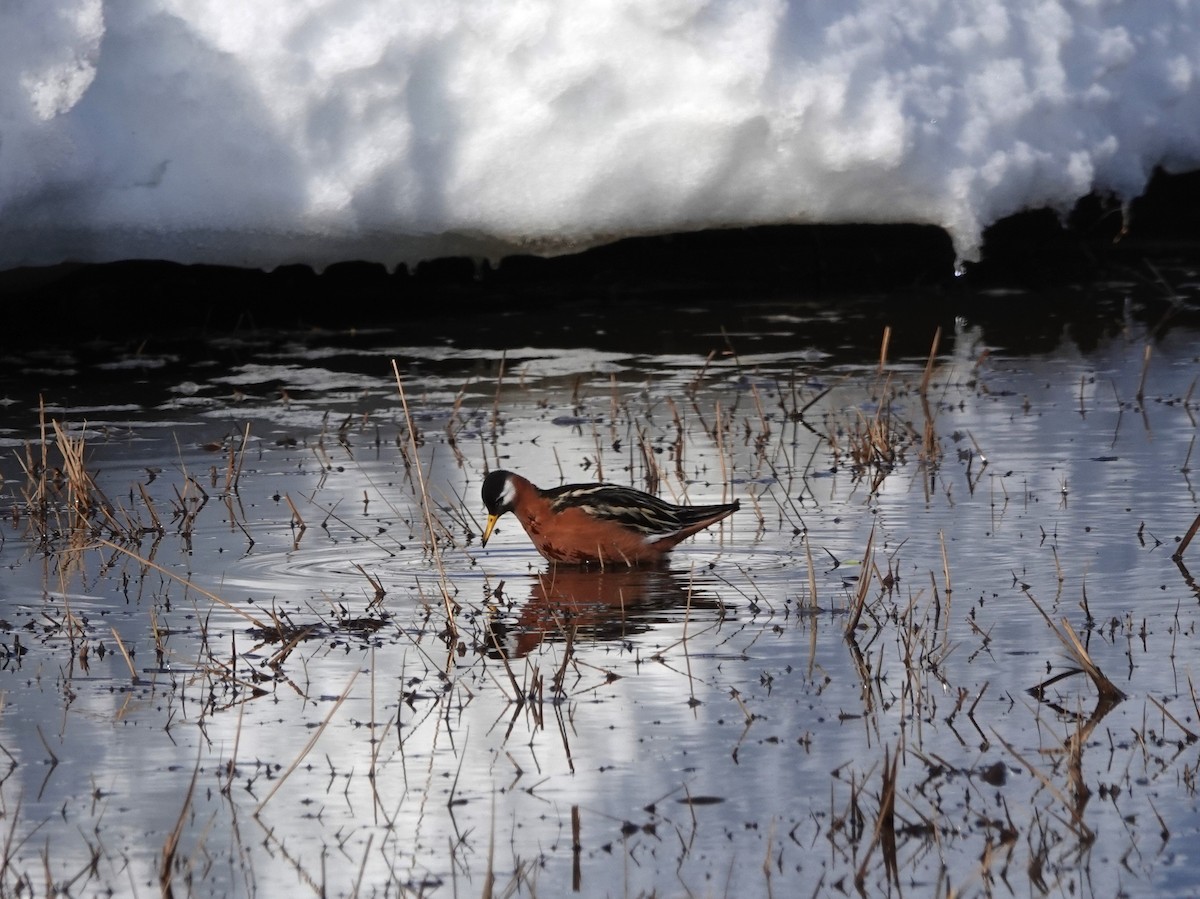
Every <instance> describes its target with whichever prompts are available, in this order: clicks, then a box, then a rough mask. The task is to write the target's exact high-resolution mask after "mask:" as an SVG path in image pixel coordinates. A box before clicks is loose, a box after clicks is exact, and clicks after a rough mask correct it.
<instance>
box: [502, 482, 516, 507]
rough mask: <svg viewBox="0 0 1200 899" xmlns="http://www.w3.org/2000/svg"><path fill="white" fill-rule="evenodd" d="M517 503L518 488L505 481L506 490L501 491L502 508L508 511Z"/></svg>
mask: <svg viewBox="0 0 1200 899" xmlns="http://www.w3.org/2000/svg"><path fill="white" fill-rule="evenodd" d="M516 501H517V488H516V487H515V486H514V485H513V482H512V481H509V480H505V482H504V489H503V490H501V491H500V508H501V509H508V508H511V507H512V504H513V503H515V502H516Z"/></svg>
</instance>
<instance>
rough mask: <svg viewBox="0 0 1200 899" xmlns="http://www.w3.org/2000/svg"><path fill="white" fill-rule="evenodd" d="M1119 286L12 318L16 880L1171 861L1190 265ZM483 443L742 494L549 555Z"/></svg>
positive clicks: (429, 880) (10, 822)
mask: <svg viewBox="0 0 1200 899" xmlns="http://www.w3.org/2000/svg"><path fill="white" fill-rule="evenodd" d="M1180 291H1183V292H1185V293H1186V291H1185V290H1184V288H1180ZM1110 294H1111V296H1109V298H1108V299H1104V298H1099V299H1097V300H1096V301H1095V306H1094V309H1092V310H1091V311H1088V312H1086V313H1083V314H1080V315H1079V316H1078V317H1077V318H1075V319H1069V320H1061V319H1059V318H1058V317H1056V316H1054V315H1052V314H1051V313H1050V312H1048V311H1042V312H1039V311H1037V307H1038V304H1037V302H1036V301H1031V300H1030V299H1029V298H1025V299H1024V300H1022V301H1021V302H1020V303H1019V304H1018V301H1017V299H1011V303H1012V305H1011V307H1010V308H1014V309H1015V308H1020V309H1021V310H1024V311H1022V312H1020V313H1019V315H1020V316H1022V317H1023V320H1022V321H1020V322H1017V323H1014V321H1013V316H1014V315H1017V314H1018V313H1015V312H1012V313H1009V312H1005V311H1003V310H1004V307H1005V304H1006V303H1009V302H1010V298H1006V297H986V298H976V301H977V303H978V304H979V305H980V306H984V305H986V306H987V307H988V308H991V309H992V310H994V311H993V312H992V313H991V314H990V315H987V316H982V317H981V318H980V320H978V321H976V320H973V318H972V315H971V305H970V304H963V308H962V309H960V310H957V311H956V314H954V315H938V314H933V315H921V316H914V315H911V314H910V313H909V312H908V311H907V310H906V306H905V304H906V303H909V304H911V303H914V302H916V301H915V300H912V299H911V298H910V299H908V300H906V301H905V302H904V303H899V302H895V301H888V300H863V301H860V302H858V303H855V304H846V305H844V306H839V305H838V303H837V302H836V301H828V302H825V303H808V302H800V301H796V300H789V299H786V298H783V299H770V300H755V301H744V302H743V301H739V302H737V303H733V302H729V301H727V302H697V303H695V304H694V305H687V304H685V303H681V302H679V301H676V302H674V303H673V304H670V305H664V306H663V307H662V308H659V307H658V306H653V307H652V305H651V304H647V305H646V306H644V307H641V308H639V309H638V310H637V315H638V316H639V317H631V315H630V312H631V310H630V308H628V307H617V308H611V309H605V308H598V307H593V306H588V305H580V306H577V307H567V308H566V309H565V311H563V312H562V313H561V314H559V315H556V316H547V315H545V314H543V313H539V312H538V311H537V310H533V311H525V310H520V309H516V310H500V311H493V312H478V313H475V314H473V315H472V316H470V320H469V321H468V322H465V323H464V317H461V316H459V317H450V316H446V317H444V318H439V317H436V316H430V317H426V318H425V319H422V321H421V322H419V323H417V324H410V325H405V326H397V327H394V328H393V327H380V328H377V329H373V330H357V331H350V330H346V331H332V330H316V329H306V330H295V331H286V332H279V331H273V332H265V331H256V330H244V331H239V332H236V333H232V334H219V335H206V337H205V339H204V340H167V339H158V340H155V339H152V340H148V341H145V342H138V343H136V344H132V343H131V344H129V345H125V344H121V343H119V342H98V343H90V344H85V345H82V346H76V347H73V348H66V347H61V348H60V347H54V346H47V345H45V344H40V345H38V346H37V347H31V348H28V349H26V350H24V351H16V352H13V353H8V354H7V355H6V358H5V359H4V361H3V363H2V365H0V393H2V394H3V399H4V404H3V406H0V447H2V448H3V458H2V459H0V477H2V479H3V481H2V485H0V501H2V507H0V512H2V513H3V523H2V525H0V564H2V568H0V696H2V706H0V772H2V773H0V845H2V846H3V856H2V860H0V896H13V897H18V896H35V895H63V896H107V895H140V896H147V895H154V894H156V893H159V894H161V895H169V896H279V895H284V894H285V893H286V894H288V895H292V896H297V897H298V896H308V895H311V896H322V897H324V896H364V897H365V896H443V895H444V896H499V895H509V896H564V895H580V896H613V897H618V896H740V897H745V896H784V895H807V896H825V895H830V896H844V895H864V896H867V895H870V896H875V895H906V894H907V895H921V896H934V895H936V896H992V895H1022V896H1023V895H1033V896H1042V895H1054V896H1106V897H1108V896H1184V895H1191V894H1193V893H1194V891H1195V886H1196V884H1197V883H1198V882H1200V853H1198V852H1197V850H1196V847H1197V846H1198V845H1200V814H1198V812H1200V808H1198V804H1200V800H1198V796H1197V778H1198V774H1200V744H1198V743H1197V734H1200V710H1198V702H1200V692H1198V691H1200V688H1198V686H1197V675H1198V673H1200V672H1198V668H1200V653H1198V648H1200V644H1198V642H1197V641H1198V640H1200V635H1198V634H1197V620H1198V618H1200V588H1197V586H1196V582H1195V581H1194V579H1193V577H1192V575H1191V574H1190V572H1189V566H1191V567H1193V568H1196V567H1200V544H1197V545H1192V546H1191V547H1190V548H1189V547H1188V542H1189V541H1190V533H1189V529H1190V528H1191V527H1192V524H1193V522H1194V521H1196V519H1197V515H1198V513H1200V501H1198V498H1197V494H1196V490H1195V487H1194V483H1193V480H1192V478H1193V473H1194V469H1195V467H1196V466H1197V465H1198V464H1200V453H1197V452H1196V450H1195V443H1196V435H1197V414H1198V412H1200V393H1198V392H1197V390H1196V382H1197V377H1198V375H1200V362H1198V358H1197V354H1198V348H1200V330H1197V327H1196V309H1197V304H1196V299H1195V298H1194V297H1191V298H1190V299H1189V298H1188V297H1187V296H1182V297H1180V296H1174V297H1172V298H1170V299H1169V300H1161V299H1158V300H1154V301H1153V302H1151V301H1143V300H1140V299H1138V298H1137V297H1136V295H1133V296H1129V295H1127V294H1129V291H1127V290H1125V289H1124V288H1122V286H1121V285H1114V286H1113V287H1112V288H1111V290H1110ZM996 310H999V311H996ZM1031 310H1033V311H1031ZM660 319H661V321H660ZM663 321H669V322H670V325H669V328H667V326H666V325H663V324H662V322H663ZM496 468H507V469H510V470H513V471H518V472H520V473H521V474H523V475H524V476H526V477H527V478H529V479H530V480H532V481H533V482H535V483H537V484H539V485H541V486H543V487H549V486H556V485H559V484H567V483H573V482H593V481H599V480H604V481H609V482H614V483H620V484H625V485H629V486H633V487H638V488H640V489H643V490H648V491H650V492H654V493H656V494H658V495H660V496H663V497H664V498H666V499H669V500H671V501H674V502H687V503H694V504H704V503H719V502H730V501H732V500H733V499H737V500H739V501H740V503H741V510H740V511H739V512H738V513H737V514H735V515H734V516H732V517H731V518H729V519H727V520H726V521H724V522H722V523H720V524H718V525H716V526H714V527H712V528H710V529H709V530H706V531H703V532H701V533H700V534H699V535H697V536H696V537H694V538H691V539H690V540H688V541H686V542H685V543H684V544H682V545H681V546H680V547H679V548H677V549H676V550H675V552H674V553H673V554H672V555H671V556H670V559H669V561H668V562H667V563H666V564H664V565H661V566H654V567H641V568H627V567H621V566H613V567H607V568H603V569H579V568H565V567H554V566H551V565H550V564H549V563H547V562H546V561H545V560H543V559H542V558H541V557H540V556H538V555H537V553H536V552H535V551H534V549H533V547H532V545H531V544H530V543H529V540H528V538H527V537H526V536H525V534H524V533H523V532H522V531H521V528H520V526H519V525H518V523H517V522H516V520H515V519H514V518H513V517H511V516H508V517H505V518H504V519H502V520H501V522H500V525H499V527H498V528H497V529H496V531H495V533H494V534H493V536H492V539H491V540H490V541H489V543H488V545H487V547H486V548H485V549H483V548H480V546H479V535H480V534H481V532H482V526H483V522H484V519H485V514H484V510H483V508H482V505H481V503H480V499H479V487H480V482H481V481H482V479H483V477H484V475H485V474H486V472H487V471H489V470H492V469H496Z"/></svg>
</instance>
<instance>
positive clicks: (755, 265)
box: [0, 172, 1200, 343]
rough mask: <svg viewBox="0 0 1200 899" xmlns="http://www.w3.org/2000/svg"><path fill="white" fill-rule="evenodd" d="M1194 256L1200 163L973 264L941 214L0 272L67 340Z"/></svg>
mask: <svg viewBox="0 0 1200 899" xmlns="http://www.w3.org/2000/svg"><path fill="white" fill-rule="evenodd" d="M1123 224H1124V225H1127V230H1126V231H1125V233H1122V226H1123ZM1193 262H1194V263H1195V264H1196V265H1197V267H1200V172H1196V173H1191V174H1187V175H1178V176H1167V175H1162V174H1158V175H1156V176H1155V178H1154V179H1153V180H1152V181H1151V184H1150V187H1149V189H1148V190H1147V193H1146V194H1145V196H1144V197H1142V198H1140V199H1139V200H1137V201H1135V202H1134V203H1133V204H1132V205H1131V207H1130V210H1129V215H1128V218H1126V217H1125V216H1124V214H1123V211H1122V210H1121V209H1120V208H1119V207H1117V206H1115V205H1114V204H1113V203H1111V202H1106V201H1105V200H1103V199H1102V198H1098V197H1094V196H1093V197H1089V198H1087V199H1085V200H1084V201H1081V202H1080V203H1079V204H1078V206H1077V207H1076V209H1075V210H1074V211H1073V212H1072V214H1071V215H1070V216H1069V218H1068V219H1067V220H1066V221H1065V222H1063V221H1061V220H1060V218H1059V217H1058V216H1057V215H1055V214H1054V213H1052V212H1050V211H1048V210H1040V211H1034V212H1026V213H1021V214H1019V215H1015V216H1011V217H1009V218H1007V219H1004V220H1003V221H1001V222H999V223H997V224H996V225H995V226H993V227H992V228H990V229H988V231H987V232H986V234H985V242H984V250H983V258H982V259H981V260H980V261H979V262H977V263H973V264H970V265H968V266H967V267H966V270H965V272H963V273H961V274H956V273H955V270H954V266H955V259H954V253H953V249H952V247H951V244H950V240H949V238H948V236H947V235H946V234H945V232H943V231H942V230H941V229H939V228H936V227H932V226H917V225H816V226H764V227H757V228H747V229H729V230H721V231H706V232H699V233H693V234H677V235H668V236H663V237H645V238H629V239H626V240H621V241H618V242H616V243H613V244H610V245H607V246H603V247H598V248H595V249H592V250H588V251H585V252H582V253H578V254H574V255H569V256H559V257H552V258H539V257H532V256H519V257H510V258H507V259H505V260H503V261H502V262H500V263H499V264H497V265H495V266H492V265H488V264H486V263H483V264H481V263H477V262H475V261H473V260H469V259H462V258H450V259H441V260H435V261H432V262H427V263H421V264H419V265H417V266H415V267H414V268H412V269H411V270H410V269H408V268H405V267H401V268H400V269H398V270H395V271H388V270H386V269H385V268H384V267H383V266H382V265H379V264H374V263H369V262H353V261H348V262H344V263H339V264H337V265H333V266H330V267H329V268H327V269H326V270H325V271H324V272H322V273H320V274H317V273H316V272H314V271H313V270H312V269H310V268H308V267H305V266H285V267H281V268H279V269H276V270H275V271H272V272H263V271H260V270H254V269H238V268H227V267H222V266H211V265H179V264H175V263H169V262H161V261H149V260H146V261H125V262H115V263H109V264H103V265H60V266H54V267H50V268H40V269H15V270H10V271H5V272H0V300H3V301H4V307H5V313H6V314H5V318H6V321H7V325H8V327H7V328H6V331H7V332H8V336H9V338H10V339H12V338H13V337H14V336H16V335H18V334H19V335H22V336H23V339H25V340H35V341H38V340H39V334H41V335H42V337H50V336H51V335H55V337H54V339H55V341H56V342H57V341H58V340H61V339H62V338H64V337H72V336H75V337H83V336H94V335H97V334H98V335H101V336H103V337H105V338H111V337H116V336H117V335H119V334H122V333H126V334H128V333H129V331H130V329H133V330H137V331H141V332H147V333H154V334H164V333H170V332H172V331H173V330H175V329H187V330H190V331H194V330H195V329H200V330H201V331H204V332H209V333H212V332H227V331H231V330H239V329H244V328H247V327H250V328H264V327H265V328H293V327H319V328H365V327H372V326H377V325H383V326H391V325H395V324H396V323H397V322H398V321H414V320H417V319H420V318H423V317H427V316H432V317H444V316H446V315H448V314H450V315H453V314H468V313H470V312H472V311H475V310H487V309H495V308H497V306H498V305H499V306H503V307H505V308H524V309H539V308H546V307H548V306H550V307H558V306H561V304H562V303H563V302H564V301H568V302H590V303H603V304H609V303H633V304H637V303H644V302H651V301H652V302H656V303H668V304H669V303H670V302H675V301H686V302H708V301H714V300H716V301H720V302H726V303H727V302H729V300H730V298H731V297H732V298H734V299H737V298H739V297H746V296H749V297H755V298H764V297H774V298H777V299H779V298H784V297H792V298H796V299H800V300H803V301H812V300H825V301H830V302H836V301H838V300H839V299H840V298H844V297H846V296H852V295H857V296H860V297H861V296H862V295H864V294H873V293H883V292H886V293H888V294H889V296H893V297H894V296H897V295H900V296H904V295H910V296H919V297H920V298H922V301H923V302H922V303H921V305H924V304H925V302H927V301H928V300H930V299H931V298H935V299H937V300H938V302H939V303H941V304H946V303H949V304H951V305H954V304H955V303H956V299H962V298H963V297H964V296H966V295H972V296H976V297H977V295H978V294H979V293H987V292H991V291H1004V292H1006V293H1016V294H1035V295H1036V294H1040V293H1042V292H1044V291H1048V290H1052V289H1057V288H1062V287H1066V286H1070V287H1072V288H1074V289H1077V290H1078V289H1082V290H1086V289H1087V288H1088V285H1091V284H1095V283H1098V282H1111V281H1114V280H1119V281H1129V282H1132V283H1133V284H1134V285H1139V284H1140V285H1141V288H1144V289H1145V291H1146V292H1147V293H1148V294H1153V293H1154V292H1155V291H1158V292H1160V293H1164V292H1169V291H1167V290H1166V287H1167V285H1166V284H1164V283H1163V279H1162V277H1161V271H1162V267H1163V266H1166V267H1167V268H1174V269H1179V268H1183V269H1187V268H1190V267H1191V265H1192V263H1193ZM1167 280H1168V283H1169V279H1167ZM1135 289H1137V288H1136V287H1135ZM975 302H977V300H976V301H975ZM1008 302H1009V303H1013V302H1015V301H1012V300H1009V301H1008ZM1041 302H1042V300H1037V304H1038V306H1040V304H1041ZM8 342H9V341H7V340H6V341H3V343H8ZM39 342H40V341H39Z"/></svg>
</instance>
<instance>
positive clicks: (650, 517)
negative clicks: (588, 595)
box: [481, 471, 741, 565]
mask: <svg viewBox="0 0 1200 899" xmlns="http://www.w3.org/2000/svg"><path fill="white" fill-rule="evenodd" d="M482 493H483V505H484V506H485V507H486V508H487V513H488V517H487V525H486V526H485V527H484V529H483V540H482V541H481V543H482V544H483V545H485V546H486V545H487V542H488V538H489V537H491V536H492V529H493V528H495V527H496V522H497V521H498V520H499V519H500V516H501V515H503V514H504V513H505V512H512V513H513V514H514V515H515V516H517V521H519V522H521V527H523V528H525V533H526V534H528V535H529V539H530V540H532V541H533V545H534V546H535V547H536V548H537V551H538V552H540V553H541V554H542V555H543V556H545V557H546V558H547V559H549V560H550V561H551V562H565V563H566V564H568V565H588V564H600V565H611V564H621V563H623V564H626V565H640V564H645V563H647V562H656V561H658V560H660V559H662V558H663V557H664V556H665V555H666V554H667V553H669V552H670V551H671V550H672V549H673V548H674V547H675V545H676V544H677V543H679V541H681V540H683V539H684V538H685V537H690V536H691V535H692V534H694V533H696V532H697V531H701V530H703V529H704V528H706V527H708V526H709V525H712V524H716V523H717V522H718V521H720V520H721V519H722V518H726V517H727V516H729V515H732V514H733V513H734V512H736V511H737V510H738V509H739V508H740V505H741V504H740V503H738V502H736V501H735V502H732V503H728V504H725V505H719V506H676V505H674V504H673V503H668V502H665V501H664V500H661V499H659V498H658V497H657V496H651V495H650V494H649V493H643V492H642V491H641V490H634V489H633V488H632V487H619V486H617V485H615V484H570V485H568V486H566V487H554V488H552V489H550V490H542V489H541V488H539V487H537V486H535V485H534V484H532V483H530V482H529V481H528V480H526V479H525V478H523V477H521V476H520V475H519V474H514V473H513V472H511V471H493V472H491V473H490V474H489V475H488V476H487V477H486V478H484V479H483V491H482Z"/></svg>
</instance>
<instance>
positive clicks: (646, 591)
mask: <svg viewBox="0 0 1200 899" xmlns="http://www.w3.org/2000/svg"><path fill="white" fill-rule="evenodd" d="M516 590H517V585H516V584H510V585H509V589H508V590H507V591H506V592H507V593H508V594H509V595H510V597H511V598H513V599H516ZM689 594H690V598H689ZM720 607H721V603H720V601H719V600H718V599H716V598H714V597H713V596H711V595H709V594H708V593H706V592H705V591H704V590H703V588H701V587H699V586H697V585H696V584H695V583H694V581H693V578H692V575H691V574H690V573H689V572H685V571H673V570H671V569H669V568H663V567H647V568H636V567H635V568H629V567H626V566H619V567H613V568H605V569H600V570H596V569H586V568H575V567H572V566H556V565H550V566H548V567H547V568H546V569H544V570H542V571H539V572H537V573H536V574H534V575H533V576H532V577H531V583H530V588H529V599H528V601H527V602H526V603H525V604H524V605H523V606H522V607H521V609H520V613H519V614H518V616H517V619H516V621H513V620H512V619H511V618H500V617H496V618H493V620H492V622H491V627H492V637H493V638H494V639H493V642H492V646H491V647H490V650H489V655H491V656H492V657H493V658H495V657H498V655H499V652H498V651H497V647H500V648H501V649H502V650H503V652H504V654H505V655H506V656H508V657H509V658H521V657H523V656H526V655H528V654H529V653H531V652H533V651H534V650H535V649H537V647H538V645H539V644H540V643H542V642H543V641H546V640H551V641H558V640H563V639H564V638H565V636H566V634H567V633H569V632H572V631H573V633H574V639H575V640H576V641H578V640H580V639H591V640H623V639H628V638H629V637H632V636H634V635H636V634H640V633H644V632H646V631H648V630H650V629H652V628H653V627H654V626H655V625H656V624H661V623H663V622H667V621H680V620H682V618H683V616H684V614H685V612H688V611H690V614H692V615H695V613H696V612H697V611H705V612H707V611H710V610H716V609H720ZM706 617H711V615H706Z"/></svg>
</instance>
